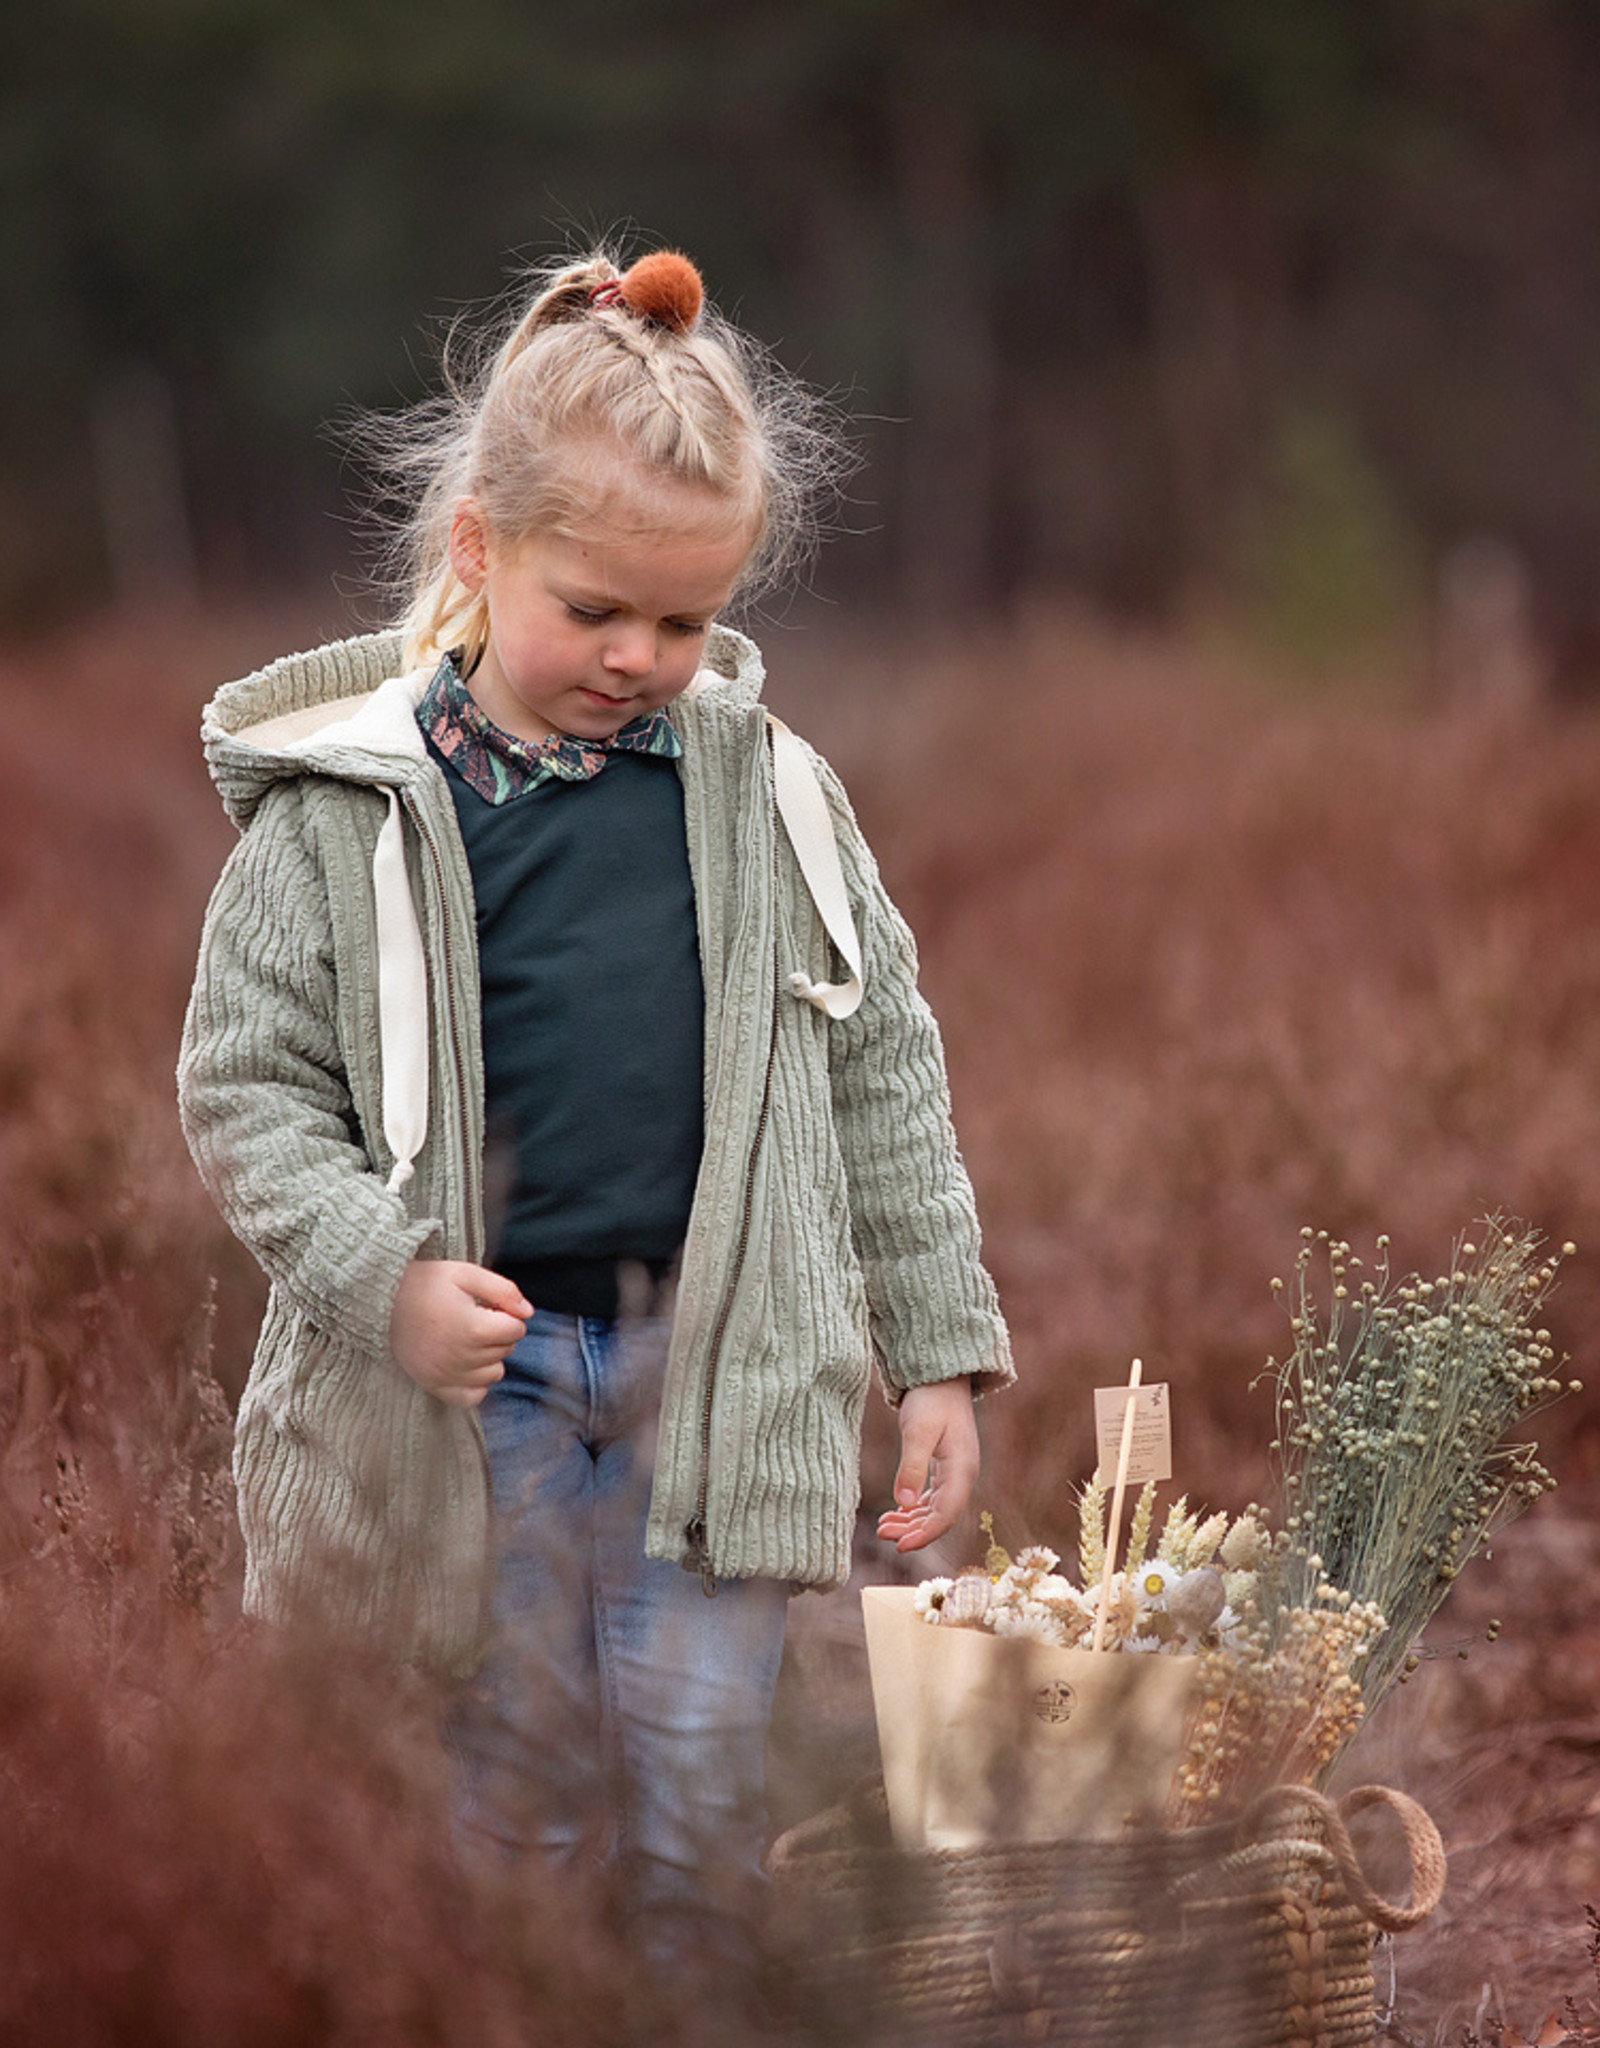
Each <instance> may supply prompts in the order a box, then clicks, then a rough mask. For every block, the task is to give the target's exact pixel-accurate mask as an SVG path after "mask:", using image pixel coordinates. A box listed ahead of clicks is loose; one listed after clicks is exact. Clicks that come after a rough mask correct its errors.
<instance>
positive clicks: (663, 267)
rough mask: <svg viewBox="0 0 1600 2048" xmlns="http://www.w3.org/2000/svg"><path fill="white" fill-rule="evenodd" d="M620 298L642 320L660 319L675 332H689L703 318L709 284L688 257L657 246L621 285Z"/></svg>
mask: <svg viewBox="0 0 1600 2048" xmlns="http://www.w3.org/2000/svg"><path fill="white" fill-rule="evenodd" d="M617 297H618V298H619V299H621V301H622V303H623V304H624V305H625V306H626V307H627V309H628V311H629V312H630V313H637V314H638V316H639V318H640V319H641V320H656V321H659V322H660V324H661V325H662V326H663V327H670V328H671V329H672V331H673V333H674V334H687V333H688V331H689V329H690V328H691V327H692V326H693V325H694V323H695V322H696V321H697V320H698V319H699V318H700V308H701V306H702V305H703V304H704V303H705V287H704V286H703V285H702V284H701V282H700V273H699V271H698V270H696V269H695V267H694V265H693V264H692V263H691V262H690V261H689V259H688V257H687V256H680V255H679V254H678V252H677V251H676V250H675V249H657V250H655V251H653V253H652V254H650V255H649V256H641V257H640V258H639V260H638V262H637V263H635V264H634V265H633V267H632V269H631V270H629V271H627V272H626V273H625V274H624V275H623V277H622V279H621V281H620V282H619V284H618V286H617Z"/></svg>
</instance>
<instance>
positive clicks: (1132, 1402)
mask: <svg viewBox="0 0 1600 2048" xmlns="http://www.w3.org/2000/svg"><path fill="white" fill-rule="evenodd" d="M1143 1374H1144V1363H1143V1361H1142V1360H1141V1359H1137V1358H1136V1359H1135V1360H1134V1361H1133V1370H1132V1371H1131V1372H1130V1373H1129V1374H1128V1401H1127V1406H1126V1407H1125V1408H1124V1409H1123V1411H1122V1443H1121V1445H1120V1447H1119V1448H1118V1451H1117V1483H1116V1485H1115V1486H1114V1487H1113V1488H1112V1489H1111V1521H1110V1525H1109V1527H1108V1528H1107V1530H1106V1561H1105V1568H1104V1569H1103V1570H1102V1572H1101V1574H1100V1604H1099V1606H1098V1607H1097V1608H1096V1609H1095V1616H1094V1642H1093V1643H1092V1645H1091V1646H1090V1647H1091V1648H1093V1649H1096V1650H1103V1649H1104V1648H1105V1642H1106V1610H1107V1609H1108V1608H1109V1607H1110V1605H1111V1573H1112V1570H1113V1569H1114V1567H1115V1565H1116V1562H1117V1545H1118V1544H1119V1543H1120V1542H1121V1541H1122V1496H1123V1494H1124V1493H1125V1492H1126V1491H1127V1486H1128V1461H1129V1460H1130V1459H1131V1458H1132V1456H1133V1413H1134V1410H1135V1408H1136V1407H1137V1406H1138V1401H1139V1381H1140V1379H1141V1378H1142V1376H1143Z"/></svg>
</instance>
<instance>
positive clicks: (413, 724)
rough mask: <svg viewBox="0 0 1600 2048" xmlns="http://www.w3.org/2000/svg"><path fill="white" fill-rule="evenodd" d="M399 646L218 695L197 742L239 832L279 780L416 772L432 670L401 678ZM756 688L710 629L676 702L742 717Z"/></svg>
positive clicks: (259, 678) (265, 671) (748, 664)
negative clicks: (706, 702) (718, 706)
mask: <svg viewBox="0 0 1600 2048" xmlns="http://www.w3.org/2000/svg"><path fill="white" fill-rule="evenodd" d="M400 647H401V643H400V635H399V634H398V633H370V634H365V635H362V636H361V637H359V638H356V639H352V640H335V641H332V642H330V643H329V644H328V645H327V646H325V647H318V648H314V649H313V650H312V651H311V652H310V653H308V654H290V655H285V656H284V657H283V658H282V660H279V661H274V662H271V663H269V664H268V666H267V667H266V668H261V669H257V670H256V671H255V673H254V674H253V675H248V676H244V677H242V678H241V679H240V680H239V681H238V682H236V683H226V684H224V686H223V687H222V688H221V689H220V690H218V692H217V694H216V695H215V696H214V697H213V698H212V700H211V702H210V703H209V704H208V705H207V706H206V708H205V713H204V716H203V717H202V720H201V725H200V736H201V741H202V744H203V746H204V748H205V756H206V765H207V767H208V768H209V769H210V771H211V779H212V781H213V782H214V783H215V784H216V786H217V793H218V794H219V795H220V797H221V798H222V806H223V809H224V810H225V811H226V812H227V814H228V816H229V818H231V819H232V821H233V823H234V824H235V825H237V826H238V827H239V829H240V830H241V831H243V829H244V827H245V826H246V825H248V824H249V822H250V820H251V818H252V816H253V815H254V814H255V810H256V806H257V805H258V804H259V803H260V801H261V799H262V797H263V796H264V795H265V793H266V791H267V790H268V789H269V788H270V787H271V785H272V784H273V783H274V782H278V781H281V780H283V779H284V778H285V777H292V776H300V775H304V774H306V773H307V772H308V771H309V772H311V773H314V774H322V775H332V776H337V777H338V778H339V779H341V780H343V781H347V782H371V783H380V784H383V785H384V786H386V787H390V788H392V787H394V786H395V785H397V784H400V783H404V782H405V781H407V780H408V779H409V778H410V777H411V776H412V775H414V774H416V773H418V772H419V771H421V770H422V769H424V768H425V767H426V765H427V760H428V750H427V746H426V744H425V742H424V740H423V737H422V732H421V729H420V727H419V726H418V724H417V721H416V708H417V705H418V704H419V703H420V702H421V700H422V696H423V692H424V691H425V690H426V689H427V687H428V683H429V681H430V680H431V678H432V674H433V671H432V670H431V669H420V668H419V669H413V670H411V671H410V672H409V673H402V672H401V666H400V663H401V652H400ZM763 680H764V672H763V669H762V663H761V655H760V652H759V650H758V649H757V647H756V645H755V643H754V642H753V641H751V640H748V639H746V638H745V636H744V635H743V634H742V633H736V632H734V631H733V629H732V628H731V627H728V626H713V627H712V629H711V633H710V636H709V638H708V639H707V641H706V653H705V660H704V662H703V663H702V664H701V667H700V670H699V673H698V674H697V675H696V676H695V678H694V680H693V682H692V683H690V685H689V688H688V690H687V691H686V692H685V693H684V694H685V696H702V695H704V696H714V697H715V698H716V699H717V700H718V701H720V702H722V703H725V704H727V705H729V706H731V707H734V708H737V709H745V710H748V709H753V708H754V706H755V705H756V704H758V703H759V702H760V700H761V685H762V682H763Z"/></svg>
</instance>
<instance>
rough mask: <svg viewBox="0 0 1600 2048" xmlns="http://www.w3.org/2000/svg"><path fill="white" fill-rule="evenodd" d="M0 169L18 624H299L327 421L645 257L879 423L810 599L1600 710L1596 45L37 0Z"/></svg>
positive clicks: (1051, 15)
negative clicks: (659, 249) (182, 598)
mask: <svg viewBox="0 0 1600 2048" xmlns="http://www.w3.org/2000/svg"><path fill="white" fill-rule="evenodd" d="M0 164H3V172H0V178H3V183H4V191H5V199H4V205H3V208H0V237H3V242H0V272H3V275H4V277H5V280H6V286H7V291H8V295H9V300H10V306H9V311H8V313H7V317H6V318H5V320H4V321H3V322H0V375H3V380H4V388H5V391H6V396H7V403H6V407H5V423H4V427H3V433H0V469H3V472H4V477H5V484H6V489H5V492H4V496H3V498H0V610H3V612H4V615H5V616H7V617H8V618H9V619H10V620H11V621H12V622H13V623H14V624H29V623H37V622H41V621H43V620H45V619H47V618H50V617H52V616H60V615H61V614H62V613H63V611H67V610H82V609H84V608H86V607H89V606H92V605H94V604H95V603H97V602H99V601H102V600H104V599H105V598H107V597H111V598H116V599H127V598H130V597H135V598H137V597H142V596H144V595H146V594H147V593H149V592H151V591H152V588H153V586H156V585H165V586H167V588H168V589H169V590H176V591H179V592H181V591H182V590H184V589H194V588H199V589H201V590H203V591H206V592H218V591H237V590H239V589H241V588H250V589H253V588H259V587H262V586H269V587H270V586H282V585H303V584H304V583H305V582H306V581H307V580H309V579H323V580H324V581H325V579H326V577H327V575H328V574H329V573H330V571H331V570H337V569H338V568H340V567H341V566H342V565H346V564H348V562H349V560H350V558H351V539H350V534H349V531H348V527H347V525H346V524H345V523H344V522H345V518H346V511H347V505H348V486H349V482H350V480H349V479H348V478H347V477H343V476H341V474H340V467H339V462H338V460H337V457H336V455H335V454H334V452H333V451H332V450H331V449H330V446H329V444H328V441H327V438H326V436H325V434H324V432H323V430H324V428H325V427H326V424H327V423H328V421H329V420H330V419H332V418H334V417H336V416H337V415H338V414H339V413H340V412H341V411H345V410H348V409H349V408H351V407H353V406H373V405H376V406H380V407H381V406H386V405H390V404H394V403H397V402H399V401H401V400H403V399H406V398H410V397H412V396H414V395H416V394H417V393H418V392H420V391H421V390H423V389H425V388H426V387H427V384H428V380H429V378H430V375H431V374H432V366H431V360H430V328H429V323H430V321H432V322H433V323H434V327H435V329H437V327H438V326H439V325H440V324H441V323H442V321H443V320H444V319H445V318H447V317H448V315H449V314H450V313H451V311H453V310H454V309H456V308H458V307H460V306H462V305H466V304H470V303H473V302H476V301H479V300H481V299H483V298H484V297H486V296H488V295H490V294H492V293H493V292H495V291H496V290H498V289H499V288H500V286H501V285H502V284H503V282H504V280H505V276H506V270H507V264H508V261H509V260H513V259H515V258H519V257H522V258H530V259H531V258H537V257H542V256H546V255H548V254H550V253H552V251H553V250H555V249H556V248H559V247H560V246H561V245H563V244H564V243H569V242H571V241H574V240H577V241H582V240H584V239H586V238H587V237H588V236H590V235H591V234H592V233H594V232H596V231H607V230H614V229H622V230H623V231H624V232H626V231H629V230H632V229H635V228H636V229H637V230H639V231H640V233H641V234H642V235H643V236H645V237H647V238H649V239H657V238H659V239H662V240H666V241H669V242H674V243H680V244H682V245H683V246H685V247H686V248H688V249H689V250H690V251H691V252H692V253H694V254H695V256H696V257H697V259H698V260H699V261H700V262H701V264H702V265H703V267H704V269H705V271H706V273H707V276H708V279H709V281H710V284H711V288H712V290H713V292H714V293H715V294H717V295H719V296H720V297H721V299H722V301H723V303H724V304H725V305H726V306H727V307H728V309H729V310H730V311H732V312H733V313H734V314H735V315H736V316H738V317H740V318H742V319H743V320H744V321H745V322H746V323H747V324H748V325H750V326H751V327H753V328H754V330H755V331H756V332H758V333H759V334H761V335H762V336H763V337H765V338H767V339H769V340H771V341H772V342H774V343H775V344H776V345H777V347H778V348H779V350H780V353H781V354H782V355H783V357H784V359H785V360H786V361H787V362H788V363H789V364H790V365H791V366H794V367H798V368H800V369H802V370H803V371H804V372H805V373H806V374H808V375H809V376H810V377H811V378H812V379H813V380H814V381H816V382H819V383H821V384H823V385H825V386H828V387H832V388H837V389H838V390H840V392H841V393H842V394H843V395H844V396H845V397H846V400H847V402H848V403H849V405H850V406H851V408H852V409H853V410H854V411H855V412H856V413H857V414H858V416H859V417H860V419H861V421H862V431H863V436H864V439H865V441H866V443H867V453H868V456H869V461H868V464H867V467H866V469H865V470H864V472H863V481H862V484H861V486H860V502H858V503H857V505H856V506H855V508H854V513H853V521H852V523H854V524H855V525H857V526H859V527H861V528H863V529H865V531H863V532H862V533H861V534H860V535H859V537H858V539H857V540H856V541H855V542H854V543H853V544H852V546H851V547H850V548H849V549H846V550H837V551H835V553H836V556H837V559H835V560H833V561H831V562H830V563H829V564H828V566H827V569H826V575H827V578H828V583H829V587H830V588H841V589H842V588H846V587H848V586H851V585H854V586H855V587H856V588H857V589H858V590H865V591H870V592H871V593H872V594H874V595H876V596H880V597H887V598H888V599H890V600H891V601H892V602H893V603H895V604H899V605H904V606H908V607H916V608H918V609H920V610H923V611H927V610H929V609H931V608H936V607H946V608H954V607H971V606H973V605H982V604H991V603H1004V602H1005V601H1006V600H1007V599H1008V598H1010V597H1011V596H1013V595H1015V594H1016V593H1018V592H1022V591H1032V590H1037V589H1040V588H1045V589H1065V590H1070V591H1073V592H1076V593H1081V594H1083V595H1084V596H1086V597H1087V598H1089V599H1090V600H1092V601H1093V602H1095V603H1096V604H1098V605H1100V606H1102V607H1105V608H1108V609H1110V610H1113V611H1115V612H1119V613H1123V614H1128V615H1133V616H1138V617H1146V618H1160V617H1171V616H1173V615H1174V614H1175V613H1178V612H1182V611H1185V610H1187V609H1190V608H1192V607H1193V606H1194V605H1195V604H1196V603H1201V604H1205V605H1212V604H1222V605H1224V606H1227V607H1232V608H1234V609H1236V610H1242V611H1244V612H1245V613H1247V614H1248V615H1249V616H1250V617H1252V618H1253V619H1254V620H1255V621H1257V622H1258V623H1260V624H1262V625H1264V626H1266V627H1267V628H1269V629H1270V630H1271V631H1272V632H1274V633H1275V634H1277V635H1278V636H1279V637H1280V639H1281V640H1282V641H1283V642H1284V643H1285V644H1288V645H1290V646H1293V647H1295V648H1297V649H1299V650H1301V651H1304V652H1309V653H1311V654H1317V653H1319V652H1321V651H1324V650H1326V649H1329V648H1333V649H1336V648H1338V647H1339V646H1341V645H1347V644H1349V643H1350V642H1351V641H1353V640H1360V639H1361V638H1363V637H1364V636H1370V635H1373V634H1382V633H1385V632H1389V631H1392V630H1393V629H1395V628H1396V627H1400V628H1406V627H1408V626H1414V625H1416V624H1417V623H1418V622H1419V621H1422V620H1425V619H1427V618H1429V617H1431V616H1434V615H1435V614H1436V612H1437V609H1438V604H1439V592H1440V591H1441V590H1443V591H1444V592H1445V593H1446V599H1447V601H1448V602H1453V603H1455V604H1456V605H1457V608H1458V609H1459V608H1461V607H1463V606H1464V607H1465V608H1466V612H1467V615H1468V617H1469V619H1470V617H1471V616H1472V607H1473V606H1474V605H1477V606H1479V607H1480V608H1481V607H1487V608H1488V610H1489V611H1490V612H1491V613H1494V611H1495V607H1496V606H1498V607H1499V614H1497V615H1503V614H1505V613H1507V612H1508V611H1509V612H1510V613H1512V614H1515V615H1516V616H1517V617H1518V618H1521V617H1522V616H1523V614H1525V615H1526V622H1527V626H1528V631H1529V639H1530V644H1536V645H1537V647H1538V648H1539V649H1540V650H1541V658H1542V660H1543V661H1544V662H1545V664H1546V665H1547V667H1548V670H1549V672H1550V673H1551V674H1552V675H1554V676H1557V677H1559V678H1561V679H1563V680H1566V681H1569V682H1578V683H1582V682H1585V681H1590V680H1592V679H1593V678H1594V677H1595V676H1597V675H1600V581H1597V579H1596V577H1595V576H1594V574H1593V569H1592V565H1593V563H1594V561H1595V559H1596V555H1597V543H1600V491H1597V490H1596V488H1595V486H1596V481H1597V471H1600V354H1597V348H1596V335H1597V332H1600V10H1597V8H1596V7H1595V5H1594V4H1592V0H1293V4H1289V5H1285V4H1284V0H1071V4H1070V5H1063V4H1062V0H989V4H987V5H985V6H983V7H981V8H977V7H971V6H967V7H962V6H958V5H956V4H955V0H918V4H915V5H912V4H911V0H783V4H780V0H740V4H738V5H730V4H727V0H676V4H661V0H597V4H594V5H591V6H589V7H585V8H577V7H572V6H567V5H561V6H557V5H554V4H552V0H454V4H453V5H451V6H448V7H439V6H437V5H434V4H423V0H132V4H130V0H53V4H52V5H51V6H50V7H48V8H45V7H29V8H12V9H8V10H7V11H6V14H5V17H4V21H3V24H0ZM432 338H433V339H437V334H436V332H435V333H434V335H433V337H432ZM1452 594H1453V595H1452Z"/></svg>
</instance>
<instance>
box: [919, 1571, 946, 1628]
mask: <svg viewBox="0 0 1600 2048" xmlns="http://www.w3.org/2000/svg"><path fill="white" fill-rule="evenodd" d="M955 1583H956V1582H955V1580H954V1579H924V1580H923V1582H922V1584H921V1585H920V1586H918V1588H917V1590H916V1592H915V1594H914V1595H913V1596H912V1601H911V1605H912V1608H913V1610H914V1611H915V1613H916V1616H917V1619H918V1620H919V1621H929V1622H933V1623H934V1624H935V1625H937V1624H938V1623H940V1622H942V1621H943V1620H944V1606H945V1602H946V1601H947V1600H948V1599H949V1598H950V1595H951V1592H952V1591H953V1590H954V1587H955Z"/></svg>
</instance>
